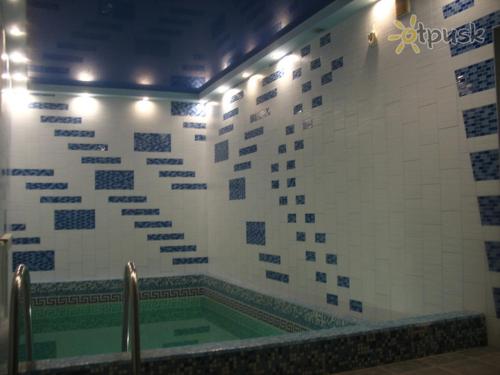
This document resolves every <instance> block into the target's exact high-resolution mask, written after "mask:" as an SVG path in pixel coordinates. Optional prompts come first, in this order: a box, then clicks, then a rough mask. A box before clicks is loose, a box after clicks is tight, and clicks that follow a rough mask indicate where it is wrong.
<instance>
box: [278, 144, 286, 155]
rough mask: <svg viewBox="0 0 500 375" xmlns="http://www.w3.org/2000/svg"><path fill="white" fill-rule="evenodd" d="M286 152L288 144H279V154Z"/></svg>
mask: <svg viewBox="0 0 500 375" xmlns="http://www.w3.org/2000/svg"><path fill="white" fill-rule="evenodd" d="M284 153H286V145H285V144H283V145H279V146H278V154H284Z"/></svg>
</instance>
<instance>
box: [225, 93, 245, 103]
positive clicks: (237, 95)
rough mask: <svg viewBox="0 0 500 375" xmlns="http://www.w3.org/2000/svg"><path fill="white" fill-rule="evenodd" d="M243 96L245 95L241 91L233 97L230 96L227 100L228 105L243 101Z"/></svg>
mask: <svg viewBox="0 0 500 375" xmlns="http://www.w3.org/2000/svg"><path fill="white" fill-rule="evenodd" d="M244 96H245V93H244V92H243V90H242V91H240V92H238V93H236V94H234V95H233V96H231V98H230V99H229V103H234V102H237V101H238V100H240V99H243V97H244Z"/></svg>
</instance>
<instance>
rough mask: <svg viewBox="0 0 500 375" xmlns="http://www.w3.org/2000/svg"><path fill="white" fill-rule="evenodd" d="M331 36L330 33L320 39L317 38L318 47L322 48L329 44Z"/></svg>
mask: <svg viewBox="0 0 500 375" xmlns="http://www.w3.org/2000/svg"><path fill="white" fill-rule="evenodd" d="M331 40H332V39H331V36H330V33H328V34H325V35H323V36H322V37H321V38H319V46H320V47H323V46H326V45H327V44H329V43H330V42H331Z"/></svg>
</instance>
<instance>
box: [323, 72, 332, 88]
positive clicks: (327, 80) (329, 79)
mask: <svg viewBox="0 0 500 375" xmlns="http://www.w3.org/2000/svg"><path fill="white" fill-rule="evenodd" d="M332 81H333V75H332V72H328V73H325V74H323V75H322V76H321V85H322V86H324V85H326V84H327V83H330V82H332Z"/></svg>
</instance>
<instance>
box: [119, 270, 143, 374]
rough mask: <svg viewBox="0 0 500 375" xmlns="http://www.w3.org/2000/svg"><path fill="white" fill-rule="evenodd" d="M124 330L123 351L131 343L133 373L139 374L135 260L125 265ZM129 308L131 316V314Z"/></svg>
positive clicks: (139, 345) (139, 356)
mask: <svg viewBox="0 0 500 375" xmlns="http://www.w3.org/2000/svg"><path fill="white" fill-rule="evenodd" d="M123 283H124V292H123V330H122V351H123V352H127V351H128V349H129V346H130V341H132V344H131V350H132V373H133V374H134V375H139V373H140V368H141V338H140V333H139V288H138V285H137V284H138V277H137V272H136V270H135V264H134V262H128V263H127V265H126V266H125V275H124V279H123ZM129 310H130V311H131V314H130V315H131V316H129Z"/></svg>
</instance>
